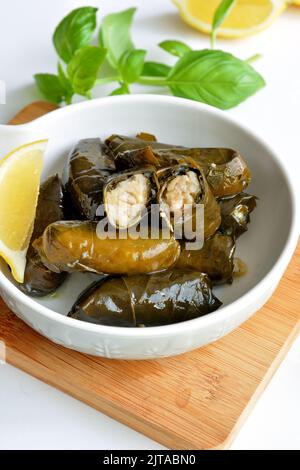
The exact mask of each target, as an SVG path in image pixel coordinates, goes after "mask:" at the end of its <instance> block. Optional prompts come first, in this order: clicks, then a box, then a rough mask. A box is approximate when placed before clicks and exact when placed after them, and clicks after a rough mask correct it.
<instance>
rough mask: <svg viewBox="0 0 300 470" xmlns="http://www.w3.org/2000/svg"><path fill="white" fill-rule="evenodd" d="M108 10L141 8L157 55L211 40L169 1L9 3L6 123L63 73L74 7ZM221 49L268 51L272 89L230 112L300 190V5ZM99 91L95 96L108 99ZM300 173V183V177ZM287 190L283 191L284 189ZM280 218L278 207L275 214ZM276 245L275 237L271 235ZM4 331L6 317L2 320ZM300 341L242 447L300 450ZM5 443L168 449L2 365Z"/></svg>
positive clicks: (143, 40)
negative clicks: (175, 42) (42, 78)
mask: <svg viewBox="0 0 300 470" xmlns="http://www.w3.org/2000/svg"><path fill="white" fill-rule="evenodd" d="M83 5H91V6H98V7H99V8H100V15H99V17H100V16H102V15H103V14H105V13H108V12H112V11H118V10H121V9H123V8H124V9H125V8H127V7H131V6H137V7H138V13H137V15H136V22H135V26H134V38H135V42H136V45H137V46H138V47H139V48H146V49H147V50H149V58H150V59H152V60H153V59H154V60H162V61H170V63H171V61H172V59H171V58H170V57H169V56H168V55H167V54H166V53H164V52H163V51H160V50H159V48H158V47H157V44H158V43H159V42H160V41H161V40H162V39H171V38H176V39H182V40H184V41H186V42H188V43H189V44H190V45H191V46H192V47H194V48H199V49H200V48H203V47H207V46H208V44H209V43H208V38H207V37H206V36H203V35H201V34H200V33H198V32H196V31H194V30H193V29H191V28H189V27H188V26H186V25H185V24H184V23H183V22H182V21H181V20H180V19H179V17H178V15H177V12H176V8H175V7H174V5H173V4H172V3H171V1H170V0H101V1H93V0H87V1H86V2H82V1H80V0H51V1H50V0H48V1H40V0H26V1H24V0H9V1H6V2H1V9H0V80H4V81H5V83H6V88H7V96H6V105H0V123H6V122H7V121H8V120H9V119H10V118H11V117H13V115H14V114H15V113H16V112H17V111H18V110H19V109H20V108H21V107H22V106H24V105H26V104H28V103H29V102H31V101H33V100H35V99H38V98H39V95H38V93H37V91H36V89H35V86H34V83H33V79H32V75H33V74H34V73H37V72H55V68H56V55H55V52H54V50H53V47H52V44H51V35H52V32H53V30H54V28H55V26H56V24H57V23H58V22H59V21H60V19H61V18H62V17H63V16H64V15H65V14H66V13H68V12H69V11H70V10H72V9H73V8H75V7H78V6H83ZM218 44H219V47H220V48H223V49H226V50H228V51H231V52H233V53H234V54H236V55H238V56H239V57H241V58H247V57H249V56H251V55H252V54H254V53H257V52H259V53H262V55H263V58H262V59H261V60H260V61H259V62H257V63H256V64H255V66H256V67H257V69H258V70H259V71H260V72H261V73H262V74H263V76H264V77H265V79H266V81H267V87H266V88H265V89H264V90H263V91H261V92H260V93H258V94H257V95H256V96H255V97H253V98H251V99H250V100H248V101H247V102H246V103H244V104H242V105H241V106H239V107H238V108H236V109H234V110H231V111H229V114H232V115H234V116H235V117H238V118H239V119H240V121H241V122H242V123H243V124H246V125H247V126H248V127H250V128H251V129H252V130H254V131H255V132H256V133H258V134H260V135H261V136H262V137H263V138H264V139H265V140H266V141H268V142H269V143H271V144H272V145H273V146H274V147H275V148H276V149H277V151H278V152H279V153H280V154H281V156H282V161H283V162H284V163H285V164H286V166H287V168H288V169H289V171H290V173H291V176H292V177H293V179H294V183H295V184H298V187H299V170H300V165H299V160H300V150H299V148H300V146H299V134H300V113H299V110H300V8H295V7H293V8H290V9H289V10H288V11H287V12H285V13H284V14H283V15H282V16H281V17H280V18H279V19H278V20H277V22H276V23H275V24H274V25H273V26H272V27H271V28H269V29H268V30H267V31H265V32H263V33H260V34H258V35H256V36H254V37H251V38H246V39H244V40H239V41H224V40H223V41H221V40H220V41H219V42H218ZM101 93H103V91H102V90H97V92H95V93H94V96H101ZM297 177H298V179H297ZM278 190H280V188H278ZM274 217H276V213H274ZM270 242H271V241H270ZM0 329H1V316H0ZM299 397H300V338H298V340H297V341H296V342H295V344H294V346H293V348H292V350H291V351H290V353H289V354H288V356H287V358H286V359H285V361H284V363H283V365H282V366H281V367H280V369H279V370H278V372H277V373H276V375H275V377H274V378H273V380H272V382H271V384H270V385H269V386H268V388H267V390H266V391H265V393H264V394H263V396H262V398H261V399H260V400H259V402H258V404H257V406H256V408H255V410H254V411H253V412H252V414H251V416H250V418H249V419H248V421H247V422H246V424H245V425H244V427H243V428H242V430H241V431H240V433H239V435H238V436H237V438H236V440H235V442H234V444H233V448H234V449H289V448H292V449H293V448H294V449H300V401H299ZM0 448H1V449H18V448H23V449H37V448H39V449H45V448H50V449H51V448H52V449H77V448H82V449H160V448H162V447H161V446H159V445H158V444H157V443H155V442H154V441H151V440H149V439H147V438H145V437H144V436H142V435H140V434H138V433H136V432H135V431H132V430H131V429H129V428H127V427H125V426H123V425H121V424H119V423H117V422H115V421H113V420H111V419H110V418H107V417H106V416H104V415H102V414H101V413H99V412H97V411H95V410H93V409H92V408H90V407H88V406H86V405H84V404H82V403H80V402H78V401H76V400H74V399H72V398H70V397H68V396H67V395H64V394H63V393H61V392H58V391H56V390H55V389H53V388H51V387H49V386H47V385H45V384H43V383H41V382H39V381H37V380H36V379H33V378H32V377H30V376H28V375H26V374H24V373H22V372H20V371H18V370H16V369H14V368H13V367H11V366H8V365H2V366H0Z"/></svg>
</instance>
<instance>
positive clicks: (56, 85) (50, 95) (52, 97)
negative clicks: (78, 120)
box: [34, 73, 67, 104]
mask: <svg viewBox="0 0 300 470" xmlns="http://www.w3.org/2000/svg"><path fill="white" fill-rule="evenodd" d="M34 79H35V82H36V84H37V87H38V89H39V91H40V92H41V94H42V95H43V97H44V98H45V99H46V100H48V101H51V102H52V103H56V104H60V103H62V102H63V101H66V95H67V92H66V89H65V88H64V86H63V85H62V84H61V82H60V79H59V77H58V76H57V75H53V74H51V73H37V74H36V75H34Z"/></svg>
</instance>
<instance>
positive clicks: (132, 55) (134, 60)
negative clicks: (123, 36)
mask: <svg viewBox="0 0 300 470" xmlns="http://www.w3.org/2000/svg"><path fill="white" fill-rule="evenodd" d="M145 56H146V51H144V50H143V49H133V50H131V51H126V52H124V54H123V55H122V56H121V58H120V61H119V70H120V73H121V76H122V80H123V81H124V82H125V83H133V82H135V81H136V80H137V79H138V78H139V77H140V75H141V73H142V71H143V67H144V62H145Z"/></svg>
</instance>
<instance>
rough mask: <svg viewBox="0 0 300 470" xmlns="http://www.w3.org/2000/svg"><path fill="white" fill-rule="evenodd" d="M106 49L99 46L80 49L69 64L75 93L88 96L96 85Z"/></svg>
mask: <svg viewBox="0 0 300 470" xmlns="http://www.w3.org/2000/svg"><path fill="white" fill-rule="evenodd" d="M105 55H106V50H105V49H102V48H101V47H97V46H86V47H83V48H82V49H79V50H78V51H77V52H76V53H75V55H74V57H73V59H72V60H71V62H69V64H68V75H69V78H70V80H71V82H72V86H73V89H74V91H75V93H78V94H79V95H84V96H88V97H90V95H89V93H88V92H89V91H90V90H91V89H92V88H93V86H94V85H95V81H96V79H97V75H98V71H99V68H100V66H101V64H102V63H103V61H104V59H105Z"/></svg>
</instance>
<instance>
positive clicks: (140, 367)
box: [0, 102, 300, 449]
mask: <svg viewBox="0 0 300 470" xmlns="http://www.w3.org/2000/svg"><path fill="white" fill-rule="evenodd" d="M54 108H55V106H53V105H50V104H48V103H43V102H37V103H33V104H31V105H29V106H28V107H26V108H25V109H24V110H23V111H21V112H20V113H19V114H18V115H17V117H16V118H14V119H13V120H12V123H13V124H17V123H24V122H27V121H29V120H32V119H34V118H36V117H37V116H40V115H42V114H44V113H46V112H49V111H51V110H53V109H54ZM299 278H300V243H299V245H298V248H297V251H296V253H295V254H294V257H293V259H292V261H291V263H290V265H289V267H288V269H287V271H286V273H285V274H284V276H283V278H282V280H281V282H280V285H279V287H278V289H277V290H276V292H275V294H274V295H273V297H272V299H271V300H270V301H269V302H268V303H267V304H266V305H265V306H264V307H263V308H262V309H261V310H260V311H259V312H257V313H256V315H254V316H253V317H252V318H251V319H250V320H248V321H247V322H246V323H244V324H243V325H242V326H241V327H239V328H238V329H236V330H235V331H234V332H233V333H231V334H230V335H228V336H226V337H225V338H223V339H221V340H219V341H217V342H216V343H214V344H211V345H209V346H206V347H204V348H201V349H198V350H197V351H193V352H191V353H187V354H184V355H181V356H178V357H173V358H169V359H160V360H156V361H116V360H109V359H101V358H96V357H92V356H87V355H83V354H80V353H77V352H74V351H71V350H69V349H65V348H63V347H62V346H58V345H56V344H53V343H51V342H50V341H48V340H47V339H45V338H44V337H42V336H40V335H39V334H38V333H36V332H35V331H33V330H31V329H30V328H29V327H28V326H26V325H25V324H24V323H23V322H22V321H21V320H19V319H18V318H17V317H16V316H15V315H14V314H12V313H11V312H10V310H9V309H8V307H7V306H6V305H5V304H4V303H3V302H2V301H1V300H0V340H2V341H3V342H5V344H6V360H7V362H8V363H9V364H12V365H14V366H16V367H18V368H20V369H22V370H24V371H26V372H28V373H29V374H31V375H33V376H35V377H37V378H39V379H41V380H43V381H44V382H46V383H48V384H50V385H53V386H54V387H57V388H58V389H60V390H63V391H64V392H66V393H69V394H70V395H72V396H73V397H75V398H78V399H79V400H82V401H84V402H85V403H87V404H89V405H91V406H93V407H94V408H96V409H97V410H99V411H101V412H103V413H106V414H107V415H109V416H111V417H113V418H115V419H116V420H118V421H121V422H122V423H124V424H127V425H128V426H130V427H132V428H134V429H136V430H137V431H140V432H141V433H143V434H145V435H147V436H149V437H151V438H152V439H154V440H156V441H158V442H160V443H161V444H164V445H165V446H167V447H168V448H170V449H224V448H228V447H229V445H230V444H231V442H232V440H233V438H234V436H235V435H236V433H237V432H238V431H239V429H240V427H241V425H242V423H243V421H244V420H245V418H246V417H247V415H248V414H249V412H250V411H251V409H252V407H253V406H254V404H255V403H256V401H257V399H258V398H259V396H260V395H261V393H262V391H263V390H264V388H265V387H266V386H267V384H268V383H269V381H270V379H271V377H272V375H273V374H274V372H275V371H276V369H277V367H278V366H279V364H280V362H281V361H282V359H283V358H284V356H285V355H286V353H287V351H288V349H289V348H290V346H291V344H292V343H293V340H294V339H295V338H296V336H297V335H298V334H299V331H300V299H299Z"/></svg>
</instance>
